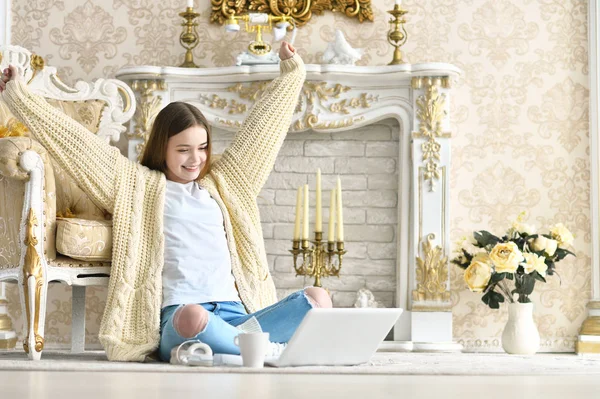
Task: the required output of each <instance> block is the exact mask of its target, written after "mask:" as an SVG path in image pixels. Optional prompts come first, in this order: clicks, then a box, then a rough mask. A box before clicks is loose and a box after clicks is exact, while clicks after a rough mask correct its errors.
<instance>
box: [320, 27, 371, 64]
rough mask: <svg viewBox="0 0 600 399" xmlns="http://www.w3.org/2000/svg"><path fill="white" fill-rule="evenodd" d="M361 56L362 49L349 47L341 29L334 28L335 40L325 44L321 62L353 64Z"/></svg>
mask: <svg viewBox="0 0 600 399" xmlns="http://www.w3.org/2000/svg"><path fill="white" fill-rule="evenodd" d="M362 56H363V50H362V49H355V48H352V47H350V44H349V43H348V42H347V41H346V38H345V37H344V34H343V33H342V31H341V30H339V29H336V31H335V40H334V41H333V42H330V43H329V45H327V50H325V52H324V53H323V63H324V64H340V65H354V63H355V62H356V61H358V60H360V59H361V58H362Z"/></svg>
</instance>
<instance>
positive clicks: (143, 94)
mask: <svg viewBox="0 0 600 399" xmlns="http://www.w3.org/2000/svg"><path fill="white" fill-rule="evenodd" d="M131 88H132V90H133V91H135V92H137V93H138V94H139V97H140V100H139V101H138V105H137V108H136V110H135V115H134V116H133V121H134V123H135V129H134V131H133V133H131V134H129V138H130V139H131V138H138V139H142V142H141V143H139V144H137V145H136V147H135V148H136V151H137V154H138V160H139V159H140V157H141V155H142V152H143V150H144V146H145V145H146V141H147V140H148V135H149V134H150V130H151V129H152V123H154V118H156V115H158V113H159V112H160V110H161V108H162V107H161V105H162V97H161V96H154V92H155V91H164V90H166V85H165V81H164V80H162V79H147V80H145V79H144V80H134V81H132V82H131Z"/></svg>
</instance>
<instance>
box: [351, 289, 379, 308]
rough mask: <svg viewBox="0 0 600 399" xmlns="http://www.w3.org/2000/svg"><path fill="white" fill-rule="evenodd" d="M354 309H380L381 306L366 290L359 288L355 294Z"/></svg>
mask: <svg viewBox="0 0 600 399" xmlns="http://www.w3.org/2000/svg"><path fill="white" fill-rule="evenodd" d="M354 307H355V308H380V307H381V305H380V304H379V302H377V301H376V300H375V296H374V295H373V293H372V292H371V291H369V290H368V289H366V288H361V289H360V290H358V292H357V293H356V302H354Z"/></svg>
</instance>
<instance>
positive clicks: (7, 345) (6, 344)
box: [0, 337, 17, 349]
mask: <svg viewBox="0 0 600 399" xmlns="http://www.w3.org/2000/svg"><path fill="white" fill-rule="evenodd" d="M15 346H17V337H14V338H11V339H5V340H2V339H0V349H13V348H14V347H15Z"/></svg>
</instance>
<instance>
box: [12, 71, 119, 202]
mask: <svg viewBox="0 0 600 399" xmlns="http://www.w3.org/2000/svg"><path fill="white" fill-rule="evenodd" d="M12 73H13V74H14V73H16V70H13V71H12ZM2 83H4V82H2ZM2 86H3V87H2V89H3V90H2V96H3V98H4V100H5V101H6V103H7V104H8V106H9V108H10V109H11V111H12V112H13V113H14V114H15V116H16V117H17V118H18V119H19V120H21V122H23V123H24V124H25V125H27V127H28V128H29V130H30V131H31V133H32V134H33V136H34V137H35V139H36V140H37V141H39V142H40V143H41V144H42V145H43V146H44V148H46V150H47V151H48V153H49V154H50V155H51V156H52V157H53V158H54V159H55V160H56V161H57V162H58V164H59V165H60V166H61V167H62V168H63V169H64V170H65V171H66V172H67V173H68V174H69V175H70V176H71V177H72V178H73V179H74V180H75V182H76V183H77V184H78V185H79V186H80V187H81V189H82V190H83V191H85V193H86V194H88V196H89V197H90V198H91V199H92V200H93V201H94V202H95V203H96V204H97V205H98V206H100V207H101V208H103V209H105V210H107V211H108V212H110V213H112V212H113V208H114V202H115V193H114V186H115V184H114V182H115V177H116V174H117V170H118V167H117V163H118V161H123V159H120V158H125V157H123V156H122V155H121V153H120V152H119V150H118V149H117V148H116V147H112V146H110V145H109V144H108V143H106V142H104V141H103V140H102V139H100V138H99V137H97V136H96V135H95V134H93V133H92V132H90V131H88V130H87V129H86V128H84V127H83V126H81V125H80V124H79V123H77V122H76V121H75V120H73V119H71V118H69V117H68V116H67V115H65V114H64V113H62V112H60V111H58V110H57V109H55V108H53V107H51V106H50V105H49V104H48V103H47V102H46V100H44V98H43V97H41V96H38V95H35V94H33V93H32V92H31V91H29V89H28V87H27V85H26V84H25V83H24V82H23V81H22V80H20V79H12V80H9V81H8V83H6V84H5V85H4V84H3V85H2ZM125 159H126V158H125Z"/></svg>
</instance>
